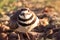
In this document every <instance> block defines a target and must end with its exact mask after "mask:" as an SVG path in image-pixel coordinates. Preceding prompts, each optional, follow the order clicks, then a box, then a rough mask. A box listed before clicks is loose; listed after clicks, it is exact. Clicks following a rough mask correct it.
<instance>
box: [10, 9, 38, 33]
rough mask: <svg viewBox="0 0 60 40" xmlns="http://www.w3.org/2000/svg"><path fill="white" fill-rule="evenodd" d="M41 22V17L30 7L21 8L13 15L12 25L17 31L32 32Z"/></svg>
mask: <svg viewBox="0 0 60 40" xmlns="http://www.w3.org/2000/svg"><path fill="white" fill-rule="evenodd" d="M38 24H39V18H38V17H37V16H36V14H35V13H34V12H33V11H31V10H30V9H29V8H21V9H20V10H18V11H17V12H15V14H14V15H13V16H12V17H11V21H10V27H11V28H12V29H15V31H20V32H30V31H31V30H32V29H33V28H35V27H37V26H38Z"/></svg>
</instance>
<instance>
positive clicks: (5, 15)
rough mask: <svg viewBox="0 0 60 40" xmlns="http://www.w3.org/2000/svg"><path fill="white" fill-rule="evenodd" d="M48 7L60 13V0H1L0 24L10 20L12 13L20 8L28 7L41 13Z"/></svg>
mask: <svg viewBox="0 0 60 40" xmlns="http://www.w3.org/2000/svg"><path fill="white" fill-rule="evenodd" d="M48 5H51V6H53V7H55V9H56V11H58V12H59V13H60V0H0V23H1V22H4V21H6V20H9V17H10V16H11V15H12V12H13V11H16V10H17V9H19V8H22V7H27V8H30V9H31V10H34V11H35V12H36V13H40V11H41V8H43V7H45V6H48ZM6 23H7V22H6Z"/></svg>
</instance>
